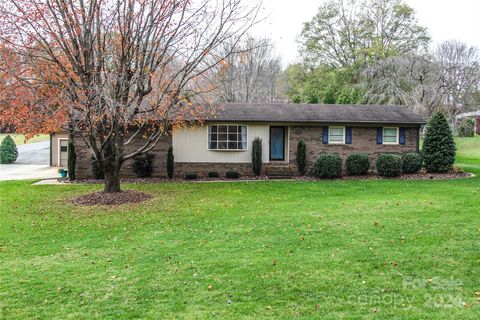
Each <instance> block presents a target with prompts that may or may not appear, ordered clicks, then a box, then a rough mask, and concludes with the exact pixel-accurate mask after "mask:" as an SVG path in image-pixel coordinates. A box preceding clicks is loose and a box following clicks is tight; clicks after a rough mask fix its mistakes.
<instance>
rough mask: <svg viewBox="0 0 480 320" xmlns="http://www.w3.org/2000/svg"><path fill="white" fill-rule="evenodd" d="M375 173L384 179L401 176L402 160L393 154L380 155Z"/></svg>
mask: <svg viewBox="0 0 480 320" xmlns="http://www.w3.org/2000/svg"><path fill="white" fill-rule="evenodd" d="M377 172H378V174H379V175H381V176H384V177H398V176H399V175H401V174H402V158H401V157H400V156H399V155H398V154H394V153H382V154H381V155H379V156H378V159H377Z"/></svg>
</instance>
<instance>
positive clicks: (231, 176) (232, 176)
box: [225, 170, 240, 179]
mask: <svg viewBox="0 0 480 320" xmlns="http://www.w3.org/2000/svg"><path fill="white" fill-rule="evenodd" d="M225 177H226V178H228V179H238V178H240V173H238V172H237V171H233V170H230V171H227V172H226V173H225Z"/></svg>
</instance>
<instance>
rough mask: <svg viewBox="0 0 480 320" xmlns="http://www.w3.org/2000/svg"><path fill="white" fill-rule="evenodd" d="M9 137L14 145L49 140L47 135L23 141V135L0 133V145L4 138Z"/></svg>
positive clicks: (39, 135)
mask: <svg viewBox="0 0 480 320" xmlns="http://www.w3.org/2000/svg"><path fill="white" fill-rule="evenodd" d="M8 135H9V136H11V137H12V139H13V141H15V144H16V145H19V144H25V143H32V142H40V141H48V139H50V136H49V135H48V134H38V135H36V136H34V137H33V138H30V139H28V140H26V141H25V136H24V135H23V134H13V133H12V134H8V133H0V143H2V141H3V139H5V137H6V136H8Z"/></svg>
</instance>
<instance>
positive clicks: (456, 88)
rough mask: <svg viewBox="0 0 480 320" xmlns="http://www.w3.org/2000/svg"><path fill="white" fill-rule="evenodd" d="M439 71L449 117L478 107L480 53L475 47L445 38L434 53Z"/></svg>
mask: <svg viewBox="0 0 480 320" xmlns="http://www.w3.org/2000/svg"><path fill="white" fill-rule="evenodd" d="M434 59H435V62H436V63H437V64H438V65H439V68H440V70H441V72H442V82H443V84H444V100H443V105H444V106H446V108H445V109H446V110H445V111H446V112H447V113H448V115H449V116H450V118H452V117H454V116H455V115H457V114H459V113H462V112H467V111H471V110H474V109H477V108H478V103H479V101H478V100H477V99H478V98H477V97H478V94H479V92H480V56H479V53H478V49H477V48H475V47H469V46H468V45H467V44H465V43H462V42H459V41H455V40H452V41H446V42H444V43H442V44H440V45H439V46H438V47H437V48H436V50H435V52H434Z"/></svg>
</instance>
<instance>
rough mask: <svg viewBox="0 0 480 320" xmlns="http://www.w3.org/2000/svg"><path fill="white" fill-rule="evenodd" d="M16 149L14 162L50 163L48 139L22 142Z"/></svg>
mask: <svg viewBox="0 0 480 320" xmlns="http://www.w3.org/2000/svg"><path fill="white" fill-rule="evenodd" d="M17 149H18V159H17V161H15V164H33V165H40V164H42V165H49V164H50V141H42V142H34V143H27V144H22V145H19V146H17Z"/></svg>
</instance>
